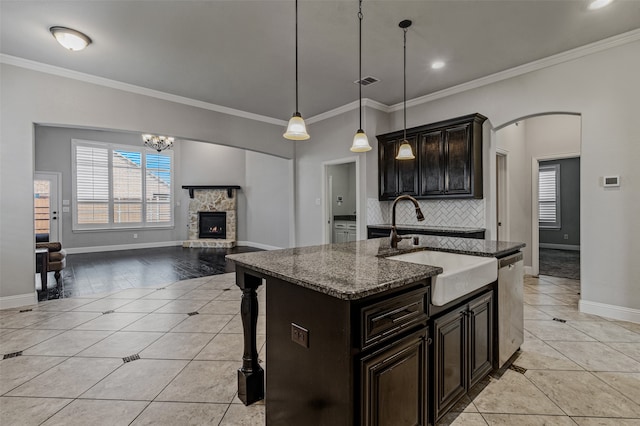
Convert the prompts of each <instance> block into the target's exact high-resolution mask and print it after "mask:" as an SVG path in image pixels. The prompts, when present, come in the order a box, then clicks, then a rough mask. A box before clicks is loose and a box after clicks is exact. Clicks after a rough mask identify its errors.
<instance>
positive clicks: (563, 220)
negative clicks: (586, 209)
mask: <svg viewBox="0 0 640 426" xmlns="http://www.w3.org/2000/svg"><path fill="white" fill-rule="evenodd" d="M552 164H560V225H561V228H560V229H541V230H540V244H567V245H572V246H579V245H580V159H579V158H567V159H564V160H553V161H541V162H540V166H546V165H552ZM565 234H567V235H568V237H569V238H568V239H566V240H565V239H564V235H565Z"/></svg>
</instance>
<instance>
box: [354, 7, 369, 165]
mask: <svg viewBox="0 0 640 426" xmlns="http://www.w3.org/2000/svg"><path fill="white" fill-rule="evenodd" d="M362 17H363V15H362V0H359V9H358V21H359V23H360V24H359V29H358V97H359V99H360V127H359V128H358V131H357V132H356V134H355V136H354V137H353V144H352V145H351V151H352V152H367V151H371V145H369V138H367V134H366V133H365V132H364V130H362Z"/></svg>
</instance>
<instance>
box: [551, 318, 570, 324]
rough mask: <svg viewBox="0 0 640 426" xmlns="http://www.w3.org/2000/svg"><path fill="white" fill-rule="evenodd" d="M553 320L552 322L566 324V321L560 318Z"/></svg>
mask: <svg viewBox="0 0 640 426" xmlns="http://www.w3.org/2000/svg"><path fill="white" fill-rule="evenodd" d="M553 320H554V321H558V322H562V323H565V322H567V320H565V319H562V318H554V319H553Z"/></svg>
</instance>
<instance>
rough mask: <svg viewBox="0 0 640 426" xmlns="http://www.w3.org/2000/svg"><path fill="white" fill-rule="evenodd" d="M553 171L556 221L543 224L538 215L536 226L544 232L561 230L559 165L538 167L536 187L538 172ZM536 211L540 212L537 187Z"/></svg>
mask: <svg viewBox="0 0 640 426" xmlns="http://www.w3.org/2000/svg"><path fill="white" fill-rule="evenodd" d="M549 170H554V171H555V174H556V199H555V204H556V220H555V222H543V221H542V220H541V219H540V216H539V215H538V226H539V227H540V229H544V230H559V229H562V220H561V218H562V210H561V208H560V206H561V202H560V164H558V163H556V164H546V165H542V164H541V165H540V167H539V168H538V186H539V185H540V172H543V171H549ZM538 211H540V189H539V187H538Z"/></svg>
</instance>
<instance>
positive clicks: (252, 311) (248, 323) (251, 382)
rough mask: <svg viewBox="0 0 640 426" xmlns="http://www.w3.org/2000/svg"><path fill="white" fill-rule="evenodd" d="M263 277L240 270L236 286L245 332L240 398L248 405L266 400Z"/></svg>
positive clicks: (240, 373) (239, 387)
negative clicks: (260, 344)
mask: <svg viewBox="0 0 640 426" xmlns="http://www.w3.org/2000/svg"><path fill="white" fill-rule="evenodd" d="M261 284H262V278H260V277H257V276H255V275H252V274H250V273H249V272H248V271H247V270H246V269H244V268H242V267H239V266H237V267H236V285H237V286H238V287H240V289H241V290H242V302H241V305H240V316H241V317H242V328H243V332H244V353H243V355H242V368H240V369H239V370H238V398H240V400H241V401H242V402H243V403H244V405H250V404H253V403H254V402H257V401H260V400H262V399H264V370H263V369H262V367H260V364H259V363H258V348H257V339H256V330H257V324H258V296H257V294H256V289H257V288H258V287H259V286H260V285H261Z"/></svg>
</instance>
